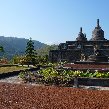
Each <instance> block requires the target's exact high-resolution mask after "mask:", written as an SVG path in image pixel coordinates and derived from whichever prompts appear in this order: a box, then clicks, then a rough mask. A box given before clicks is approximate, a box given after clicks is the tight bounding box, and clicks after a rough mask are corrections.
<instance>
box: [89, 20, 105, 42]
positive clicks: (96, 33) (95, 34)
mask: <svg viewBox="0 0 109 109" xmlns="http://www.w3.org/2000/svg"><path fill="white" fill-rule="evenodd" d="M91 40H92V41H96V40H106V39H105V38H104V31H103V30H102V29H101V27H100V25H99V19H97V27H95V29H94V30H93V31H92V38H91Z"/></svg>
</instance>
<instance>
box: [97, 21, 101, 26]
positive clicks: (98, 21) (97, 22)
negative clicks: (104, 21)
mask: <svg viewBox="0 0 109 109" xmlns="http://www.w3.org/2000/svg"><path fill="white" fill-rule="evenodd" d="M97 27H100V25H99V19H97Z"/></svg>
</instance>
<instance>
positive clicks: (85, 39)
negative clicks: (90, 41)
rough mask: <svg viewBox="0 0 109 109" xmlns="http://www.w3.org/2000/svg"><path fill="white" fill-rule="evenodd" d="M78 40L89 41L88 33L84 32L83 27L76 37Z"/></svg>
mask: <svg viewBox="0 0 109 109" xmlns="http://www.w3.org/2000/svg"><path fill="white" fill-rule="evenodd" d="M76 41H87V38H86V34H83V33H82V27H81V28H80V32H79V34H78V37H77V38H76Z"/></svg>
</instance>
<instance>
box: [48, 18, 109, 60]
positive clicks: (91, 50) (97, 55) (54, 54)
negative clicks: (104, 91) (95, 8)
mask: <svg viewBox="0 0 109 109" xmlns="http://www.w3.org/2000/svg"><path fill="white" fill-rule="evenodd" d="M108 57H109V40H107V39H105V38H104V31H103V30H102V28H101V27H100V25H99V19H97V26H96V27H95V29H94V30H93V31H92V38H91V39H90V40H87V38H86V34H83V32H82V27H81V28H80V32H79V34H78V36H77V38H76V41H66V43H60V44H59V46H58V49H57V50H51V51H50V52H49V59H50V61H51V62H60V61H67V62H76V61H100V62H103V61H104V62H107V61H108Z"/></svg>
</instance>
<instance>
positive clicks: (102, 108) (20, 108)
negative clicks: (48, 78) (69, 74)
mask: <svg viewBox="0 0 109 109" xmlns="http://www.w3.org/2000/svg"><path fill="white" fill-rule="evenodd" d="M0 109H109V91H99V90H84V89H77V88H65V87H55V86H32V85H24V84H22V85H21V84H11V83H2V82H1V83H0Z"/></svg>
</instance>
